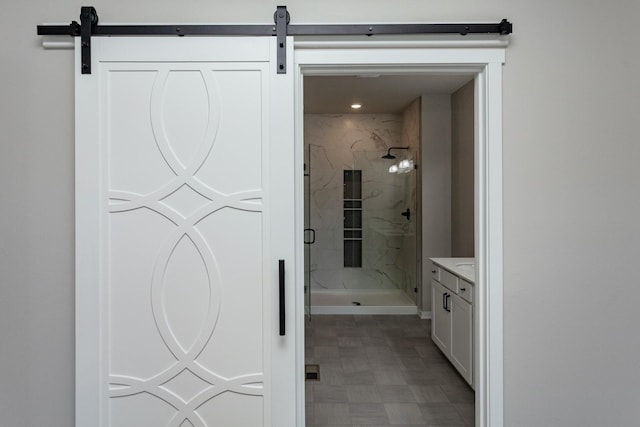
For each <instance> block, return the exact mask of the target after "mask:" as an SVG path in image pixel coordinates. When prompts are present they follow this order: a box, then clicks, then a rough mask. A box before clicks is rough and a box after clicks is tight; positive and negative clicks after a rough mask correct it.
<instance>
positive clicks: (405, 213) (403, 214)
mask: <svg viewBox="0 0 640 427" xmlns="http://www.w3.org/2000/svg"><path fill="white" fill-rule="evenodd" d="M400 215H402V216H404V217H407V221H411V209H409V208H407V210H406V211H404V212H402V213H400Z"/></svg>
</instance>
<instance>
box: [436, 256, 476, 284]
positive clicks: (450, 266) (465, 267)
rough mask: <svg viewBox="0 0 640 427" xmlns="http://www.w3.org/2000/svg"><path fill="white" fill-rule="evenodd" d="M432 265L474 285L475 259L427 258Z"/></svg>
mask: <svg viewBox="0 0 640 427" xmlns="http://www.w3.org/2000/svg"><path fill="white" fill-rule="evenodd" d="M429 259H430V260H431V261H432V262H433V263H434V264H436V265H438V266H440V267H442V268H444V269H445V270H449V271H450V272H451V273H453V274H455V275H456V276H460V277H462V278H463V279H465V280H467V281H469V282H471V283H474V284H475V283H476V259H475V258H462V257H461V258H429Z"/></svg>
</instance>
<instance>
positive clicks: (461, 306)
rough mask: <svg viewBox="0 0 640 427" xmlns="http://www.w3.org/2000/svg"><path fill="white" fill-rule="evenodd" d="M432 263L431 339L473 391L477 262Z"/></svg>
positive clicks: (445, 260)
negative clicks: (474, 295)
mask: <svg viewBox="0 0 640 427" xmlns="http://www.w3.org/2000/svg"><path fill="white" fill-rule="evenodd" d="M466 260H471V261H466ZM431 261H432V262H433V269H432V271H431V272H432V276H431V313H432V321H431V339H432V340H433V342H435V344H436V345H437V346H438V348H440V350H442V352H443V353H444V354H445V356H447V358H448V359H449V361H450V362H451V363H452V364H453V366H455V367H456V369H457V370H458V372H460V374H461V375H462V377H463V378H464V379H465V380H466V381H467V382H468V383H469V385H471V387H473V286H474V285H473V276H474V275H475V269H474V268H473V267H474V264H473V259H472V258H470V259H467V258H432V259H431ZM470 279H471V280H470Z"/></svg>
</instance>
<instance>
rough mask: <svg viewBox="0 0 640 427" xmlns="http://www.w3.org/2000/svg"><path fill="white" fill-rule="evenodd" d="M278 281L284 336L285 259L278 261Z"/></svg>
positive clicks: (281, 327) (281, 328)
mask: <svg viewBox="0 0 640 427" xmlns="http://www.w3.org/2000/svg"><path fill="white" fill-rule="evenodd" d="M278 279H279V280H278V281H279V288H280V298H279V299H280V336H281V337H283V336H284V334H285V326H284V321H285V317H284V310H285V304H284V260H283V259H281V260H280V261H278Z"/></svg>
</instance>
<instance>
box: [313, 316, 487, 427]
mask: <svg viewBox="0 0 640 427" xmlns="http://www.w3.org/2000/svg"><path fill="white" fill-rule="evenodd" d="M430 328H431V321H429V320H420V319H419V318H417V317H416V316H321V315H317V316H312V318H311V320H310V321H308V320H307V325H306V338H305V347H306V363H308V364H318V365H319V366H320V379H319V381H306V419H307V422H306V427H338V426H359V427H387V426H405V427H418V426H421V427H425V426H430V427H447V426H473V425H474V393H473V390H471V388H470V387H469V386H468V385H467V383H466V382H465V381H464V380H463V379H462V377H460V375H458V373H457V371H456V370H455V368H454V367H453V366H451V365H450V363H449V362H448V361H447V359H445V357H444V356H443V355H442V353H441V352H440V350H438V348H437V347H436V346H435V344H433V342H432V341H431V329H430Z"/></svg>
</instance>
